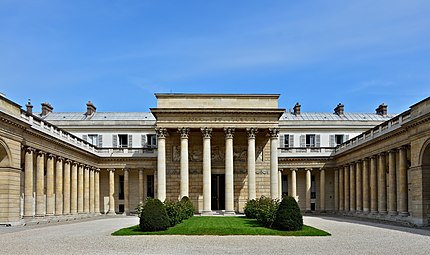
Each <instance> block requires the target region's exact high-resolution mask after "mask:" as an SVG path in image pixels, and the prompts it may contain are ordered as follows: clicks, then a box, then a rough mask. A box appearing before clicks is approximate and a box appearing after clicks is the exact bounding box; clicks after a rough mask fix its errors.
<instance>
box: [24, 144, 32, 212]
mask: <svg viewBox="0 0 430 255" xmlns="http://www.w3.org/2000/svg"><path fill="white" fill-rule="evenodd" d="M33 153H34V149H33V148H30V147H27V148H26V149H25V166H24V167H25V170H24V171H25V172H24V218H31V217H33V191H34V187H33Z"/></svg>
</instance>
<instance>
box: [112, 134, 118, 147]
mask: <svg viewBox="0 0 430 255" xmlns="http://www.w3.org/2000/svg"><path fill="white" fill-rule="evenodd" d="M112 147H114V148H116V147H118V136H117V135H112Z"/></svg>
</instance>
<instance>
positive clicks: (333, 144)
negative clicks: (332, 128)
mask: <svg viewBox="0 0 430 255" xmlns="http://www.w3.org/2000/svg"><path fill="white" fill-rule="evenodd" d="M329 146H330V147H334V146H335V141H334V135H330V145H329Z"/></svg>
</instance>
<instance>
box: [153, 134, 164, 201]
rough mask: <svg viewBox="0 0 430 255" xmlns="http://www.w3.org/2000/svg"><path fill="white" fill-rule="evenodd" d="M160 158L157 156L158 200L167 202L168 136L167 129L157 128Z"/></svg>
mask: <svg viewBox="0 0 430 255" xmlns="http://www.w3.org/2000/svg"><path fill="white" fill-rule="evenodd" d="M156 132H157V138H158V154H157V155H158V156H157V198H158V199H159V200H160V201H161V202H164V200H166V136H167V129H165V128H157V129H156Z"/></svg>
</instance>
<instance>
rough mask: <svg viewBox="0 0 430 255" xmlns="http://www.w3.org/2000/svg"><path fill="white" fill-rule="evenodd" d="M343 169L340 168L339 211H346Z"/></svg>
mask: <svg viewBox="0 0 430 255" xmlns="http://www.w3.org/2000/svg"><path fill="white" fill-rule="evenodd" d="M344 181H345V177H344V171H343V167H340V168H339V211H343V210H345V206H344V205H345V188H344V186H345V185H344Z"/></svg>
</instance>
